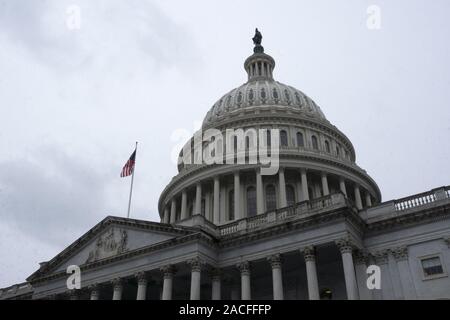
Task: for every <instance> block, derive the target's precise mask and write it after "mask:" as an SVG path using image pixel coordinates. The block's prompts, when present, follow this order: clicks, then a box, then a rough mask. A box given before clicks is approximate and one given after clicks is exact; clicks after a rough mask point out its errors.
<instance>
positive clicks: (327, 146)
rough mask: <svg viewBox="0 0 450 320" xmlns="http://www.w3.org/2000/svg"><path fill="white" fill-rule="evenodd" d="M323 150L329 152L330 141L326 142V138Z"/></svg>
mask: <svg viewBox="0 0 450 320" xmlns="http://www.w3.org/2000/svg"><path fill="white" fill-rule="evenodd" d="M325 150H326V151H327V152H328V153H330V152H331V149H330V143H329V142H328V140H325Z"/></svg>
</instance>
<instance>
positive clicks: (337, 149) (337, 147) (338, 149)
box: [336, 145, 340, 157]
mask: <svg viewBox="0 0 450 320" xmlns="http://www.w3.org/2000/svg"><path fill="white" fill-rule="evenodd" d="M339 152H340V148H339V145H337V146H336V155H337V156H338V157H339V155H340V154H339Z"/></svg>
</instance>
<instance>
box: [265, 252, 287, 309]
mask: <svg viewBox="0 0 450 320" xmlns="http://www.w3.org/2000/svg"><path fill="white" fill-rule="evenodd" d="M267 260H268V261H269V263H270V266H271V267H272V287H273V300H283V299H284V293H283V274H282V270H281V257H280V255H279V254H274V255H272V256H270V257H268V258H267Z"/></svg>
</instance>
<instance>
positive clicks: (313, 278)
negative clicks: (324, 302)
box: [300, 246, 320, 300]
mask: <svg viewBox="0 0 450 320" xmlns="http://www.w3.org/2000/svg"><path fill="white" fill-rule="evenodd" d="M300 251H301V253H302V254H303V257H304V258H305V265H306V279H307V281H308V296H309V300H319V299H320V296H319V282H318V281H317V270H316V252H315V250H314V247H312V246H309V247H305V248H303V249H301V250H300Z"/></svg>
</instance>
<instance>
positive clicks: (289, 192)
mask: <svg viewBox="0 0 450 320" xmlns="http://www.w3.org/2000/svg"><path fill="white" fill-rule="evenodd" d="M286 200H287V205H288V206H293V205H294V204H295V190H294V187H293V186H291V185H287V186H286Z"/></svg>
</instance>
